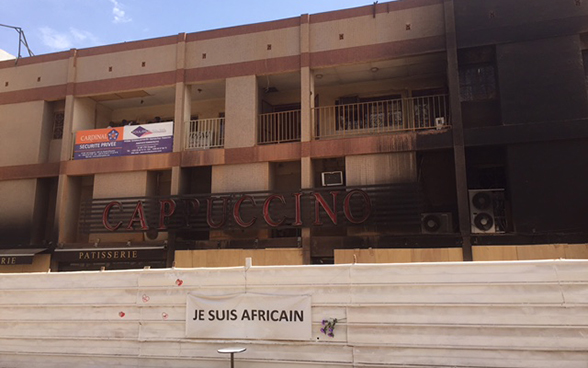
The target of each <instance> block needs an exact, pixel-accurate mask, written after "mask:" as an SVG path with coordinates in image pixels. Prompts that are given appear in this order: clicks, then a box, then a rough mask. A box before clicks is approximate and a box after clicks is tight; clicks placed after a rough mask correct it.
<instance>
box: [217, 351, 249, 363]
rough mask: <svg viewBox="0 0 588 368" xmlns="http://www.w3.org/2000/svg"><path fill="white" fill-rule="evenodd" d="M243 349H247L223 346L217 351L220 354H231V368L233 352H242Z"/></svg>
mask: <svg viewBox="0 0 588 368" xmlns="http://www.w3.org/2000/svg"><path fill="white" fill-rule="evenodd" d="M245 350H247V348H224V349H218V350H217V351H218V352H219V353H220V354H231V368H235V354H238V353H242V352H244V351H245Z"/></svg>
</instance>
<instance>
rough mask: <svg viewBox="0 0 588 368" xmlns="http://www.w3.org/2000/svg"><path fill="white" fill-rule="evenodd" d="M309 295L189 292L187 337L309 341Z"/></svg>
mask: <svg viewBox="0 0 588 368" xmlns="http://www.w3.org/2000/svg"><path fill="white" fill-rule="evenodd" d="M311 329H312V321H311V314H310V296H309V295H267V294H253V293H246V294H231V295H215V296H210V295H195V294H188V301H187V304H186V337H193V338H202V339H261V340H310V339H311V338H312V331H311Z"/></svg>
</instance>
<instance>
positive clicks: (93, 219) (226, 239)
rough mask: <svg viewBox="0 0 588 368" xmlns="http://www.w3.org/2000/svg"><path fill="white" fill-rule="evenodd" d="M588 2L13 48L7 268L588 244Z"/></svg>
mask: <svg viewBox="0 0 588 368" xmlns="http://www.w3.org/2000/svg"><path fill="white" fill-rule="evenodd" d="M587 20H588V4H586V3H585V2H583V1H580V0H565V1H561V0H539V1H537V0H534V1H531V0H526V1H519V2H512V1H508V0H491V1H471V0H403V1H395V2H388V3H375V4H373V5H369V6H365V7H360V8H354V9H345V10H338V11H333V12H328V13H321V14H313V15H308V14H305V15H302V16H300V17H295V18H289V19H283V20H277V21H272V22H267V23H260V24H252V25H244V26H239V27H233V28H226V29H219V30H211V31H205V32H198V33H188V34H186V33H182V34H179V35H177V36H170V37H162V38H157V39H150V40H143V41H136V42H127V43H123V44H115V45H107V46H101V47H94V48H89V49H80V50H75V49H73V50H70V51H67V52H61V53H55V54H47V55H39V56H33V57H28V58H21V59H18V60H17V61H16V63H15V61H14V60H9V61H2V62H0V126H2V133H3V134H2V135H1V141H0V142H1V143H0V153H1V154H0V203H1V206H0V247H1V250H0V256H1V257H2V258H1V261H2V262H3V263H2V265H0V267H1V268H0V269H1V270H2V272H5V271H6V272H18V271H33V270H34V271H46V270H48V269H51V270H59V271H68V270H87V269H101V268H106V269H117V268H119V269H120V268H143V267H169V266H172V265H174V264H176V265H186V264H193V263H191V262H192V261H187V259H188V258H190V257H198V254H203V253H198V251H210V252H216V253H209V255H211V259H212V255H213V254H214V255H215V256H221V255H222V254H223V253H222V252H221V251H224V250H235V251H237V250H250V251H254V250H255V251H263V250H269V249H272V250H275V249H276V248H277V249H283V250H284V251H283V253H284V254H287V253H288V251H287V250H286V249H289V250H290V251H291V250H292V249H296V250H298V253H299V259H297V261H295V262H294V263H296V262H298V263H303V264H311V263H333V262H342V261H353V257H355V258H357V255H360V254H368V253H370V254H376V253H378V254H392V255H391V256H389V258H388V261H407V260H408V261H410V260H413V261H415V260H465V261H468V260H489V259H533V258H545V257H548V258H554V257H555V258H562V257H563V258H585V257H587V256H588V253H587V250H586V246H585V244H586V242H587V241H588V229H587V228H586V226H585V223H586V221H587V220H588V191H585V190H584V189H583V187H584V183H585V181H586V180H585V179H586V178H585V177H586V176H587V174H586V173H588V160H587V159H588V148H587V147H588V145H586V143H587V139H588V128H587V127H588V125H587V124H588V93H587V85H588V21H587ZM561 244H566V245H565V246H563V245H561ZM351 249H357V251H356V252H355V253H352V254H351V255H350V253H346V252H348V251H349V250H351ZM362 252H363V253H362ZM366 252H368V253H366ZM390 252H391V253H390ZM406 252H411V254H412V258H411V257H408V258H406V259H405V258H402V257H404V256H402V254H406ZM423 252H425V253H426V254H427V255H425V256H415V254H421V255H422V254H423ZM278 253H280V251H278ZM337 255H339V259H337V257H338V256H337ZM350 257H351V258H350ZM395 257H396V258H395ZM399 257H400V258H399ZM419 257H420V258H419ZM401 258H402V259H401ZM370 260H371V261H375V260H376V259H375V258H371V259H370ZM277 262H278V263H280V261H277ZM199 264H202V263H199ZM206 264H208V265H210V264H216V263H215V262H214V261H212V260H210V261H209V262H208V263H206V262H205V263H204V265H206ZM219 264H222V262H220V263H219Z"/></svg>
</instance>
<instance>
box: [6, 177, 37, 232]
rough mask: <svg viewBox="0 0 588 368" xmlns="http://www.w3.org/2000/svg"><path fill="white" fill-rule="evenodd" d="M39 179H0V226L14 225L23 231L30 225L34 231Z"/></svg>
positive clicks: (8, 226) (7, 227)
mask: <svg viewBox="0 0 588 368" xmlns="http://www.w3.org/2000/svg"><path fill="white" fill-rule="evenodd" d="M36 191H37V180H36V179H29V180H7V181H0V204H1V206H0V226H1V227H2V228H3V229H9V228H10V227H11V226H13V227H14V228H15V229H19V231H22V227H23V226H30V227H31V231H32V221H33V214H34V210H35V197H36Z"/></svg>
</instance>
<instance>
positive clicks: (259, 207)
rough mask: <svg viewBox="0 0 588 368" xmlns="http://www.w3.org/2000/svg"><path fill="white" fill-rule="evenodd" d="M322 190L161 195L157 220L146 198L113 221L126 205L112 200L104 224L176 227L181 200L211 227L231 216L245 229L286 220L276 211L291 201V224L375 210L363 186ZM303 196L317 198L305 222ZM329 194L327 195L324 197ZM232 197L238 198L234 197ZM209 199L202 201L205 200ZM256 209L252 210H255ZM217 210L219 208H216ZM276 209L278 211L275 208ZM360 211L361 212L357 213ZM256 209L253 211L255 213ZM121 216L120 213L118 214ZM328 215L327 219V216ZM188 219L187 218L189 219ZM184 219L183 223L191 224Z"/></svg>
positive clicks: (358, 218)
mask: <svg viewBox="0 0 588 368" xmlns="http://www.w3.org/2000/svg"><path fill="white" fill-rule="evenodd" d="M323 194H324V192H323V193H320V192H311V193H302V192H298V193H292V195H291V196H289V197H290V198H287V196H286V195H283V194H270V195H268V196H266V197H264V198H261V199H260V198H255V197H253V196H251V195H248V194H243V195H240V196H237V197H230V196H209V197H206V198H204V199H202V201H201V200H199V199H196V198H183V199H171V198H169V199H159V200H157V201H158V203H157V205H158V208H157V211H158V216H157V220H156V221H154V220H153V219H151V221H152V222H156V223H149V221H148V218H147V216H146V215H145V205H144V203H143V200H138V201H137V203H136V205H135V207H134V210H133V212H132V213H130V214H129V215H128V216H126V217H125V220H124V221H123V220H119V221H111V217H112V215H111V213H113V212H115V211H117V212H119V214H122V215H124V211H123V205H122V203H121V202H120V201H116V200H114V201H111V202H109V203H108V204H107V205H106V206H105V207H104V210H103V212H102V225H103V226H104V228H105V229H106V230H108V231H113V232H114V231H117V230H126V231H136V230H139V231H146V230H148V229H150V228H155V229H157V230H160V231H166V230H170V229H173V228H174V226H171V225H170V223H173V221H171V219H172V218H174V216H182V214H179V213H178V208H179V207H180V206H179V204H178V201H181V202H182V208H183V212H184V214H183V218H186V219H188V218H190V216H191V215H201V216H205V219H206V224H207V226H208V227H209V228H210V229H222V228H223V227H225V225H226V224H227V223H228V221H229V216H230V217H231V219H232V220H233V222H234V223H235V224H236V225H237V226H238V227H239V228H242V229H246V228H249V227H252V226H253V225H255V224H260V223H261V224H262V225H263V224H265V225H267V226H269V227H271V228H277V227H280V226H282V225H284V224H285V223H286V221H287V216H286V215H284V214H282V215H276V212H279V210H287V209H288V208H286V207H287V206H288V203H289V202H290V203H291V204H290V206H292V207H293V208H289V210H293V213H294V218H293V219H290V222H289V225H290V226H298V227H303V226H321V225H323V224H324V222H323V216H321V214H323V213H324V214H326V219H325V220H326V221H330V222H331V224H333V225H339V224H340V223H341V220H342V218H341V216H340V215H339V211H338V208H340V207H341V206H342V211H341V213H342V217H343V218H344V220H346V221H347V222H348V223H350V224H353V225H359V224H362V223H364V222H366V221H367V220H368V219H369V217H370V216H371V214H372V202H371V199H370V197H369V195H368V193H366V192H365V191H363V190H361V189H353V190H350V191H330V192H328V194H329V195H330V196H325V195H323ZM303 196H310V197H311V199H312V200H313V201H314V208H313V209H312V210H313V211H312V214H313V215H312V222H311V223H304V221H303V218H304V216H303V212H302V211H303V206H302V205H303V200H302V199H303ZM325 197H326V198H325ZM232 198H235V199H236V200H234V201H231V199H232ZM204 201H205V202H206V203H202V202H204ZM352 201H355V202H356V203H361V211H357V209H356V210H355V213H354V211H353V209H352V205H351V202H352ZM233 202H234V203H233ZM245 205H247V206H248V207H249V211H247V214H245V213H244V211H243V207H244V206H245ZM201 209H202V210H205V211H206V213H205V214H200V211H201ZM252 209H253V211H252ZM215 210H216V212H215ZM272 210H275V211H272ZM358 212H361V213H358ZM252 213H253V214H252ZM118 218H120V216H118ZM327 219H328V220H327ZM186 221H188V220H186ZM186 221H184V226H190V224H189V223H186Z"/></svg>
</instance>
